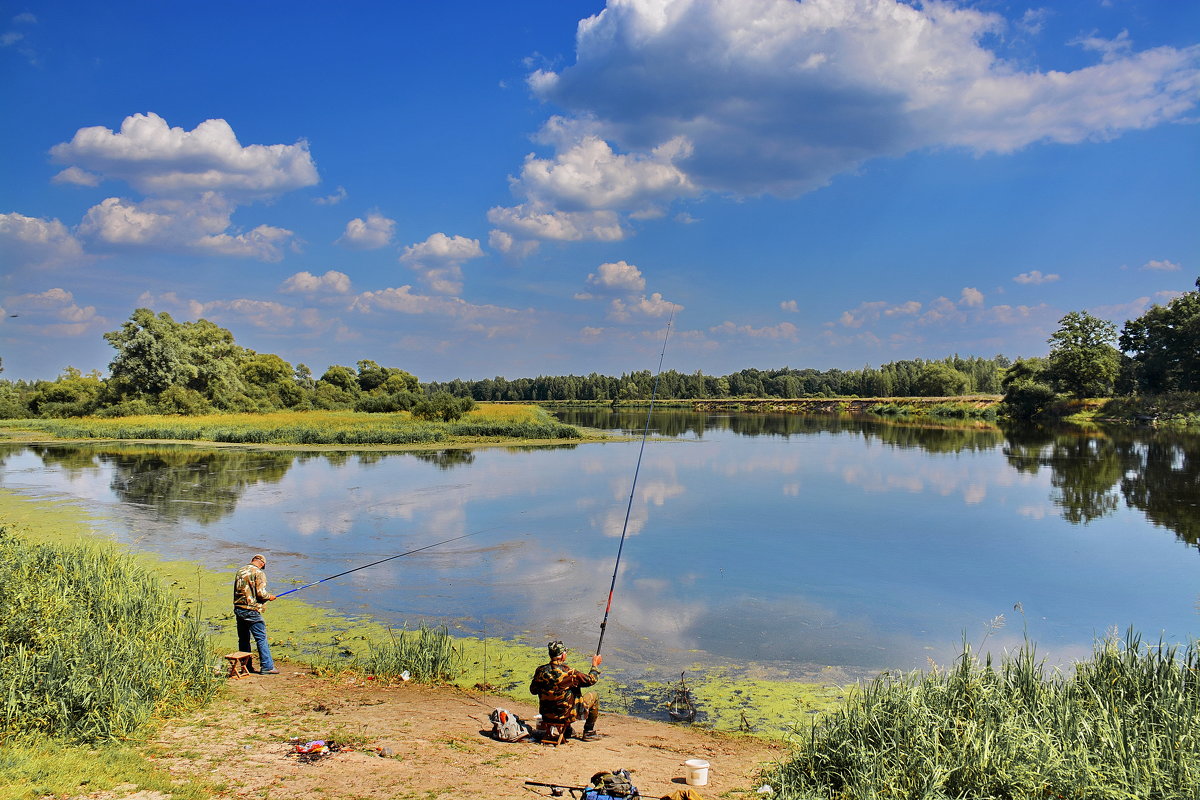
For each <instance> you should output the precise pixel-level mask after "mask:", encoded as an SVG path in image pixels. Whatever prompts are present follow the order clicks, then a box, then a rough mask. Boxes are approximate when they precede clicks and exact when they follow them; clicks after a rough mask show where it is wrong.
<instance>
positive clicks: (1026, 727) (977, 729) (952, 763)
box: [764, 632, 1200, 800]
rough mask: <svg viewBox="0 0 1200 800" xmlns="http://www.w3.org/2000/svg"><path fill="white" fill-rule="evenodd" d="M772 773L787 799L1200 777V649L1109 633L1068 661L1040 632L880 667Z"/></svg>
mask: <svg viewBox="0 0 1200 800" xmlns="http://www.w3.org/2000/svg"><path fill="white" fill-rule="evenodd" d="M764 779H765V780H766V781H767V782H768V783H770V784H771V785H772V786H774V787H775V788H776V790H777V791H778V794H777V795H776V796H777V797H779V798H781V800H818V799H820V800H832V799H833V798H879V800H885V799H888V798H896V800H900V798H906V799H907V798H929V799H930V800H934V799H939V800H940V799H941V798H960V797H970V798H978V799H979V800H1018V799H1020V800H1025V799H1026V798H1027V799H1028V800H1034V799H1035V798H1047V797H1049V798H1065V799H1066V800H1074V799H1075V798H1078V799H1079V800H1083V798H1130V799H1132V798H1144V799H1145V800H1194V798H1195V797H1196V795H1195V791H1196V787H1197V786H1200V650H1197V648H1196V646H1195V645H1192V646H1189V647H1188V648H1186V649H1183V650H1179V649H1176V648H1174V647H1167V646H1163V645H1161V644H1159V645H1155V646H1147V645H1145V644H1144V643H1143V642H1142V641H1141V640H1140V639H1139V638H1138V637H1137V636H1136V635H1134V634H1133V633H1132V632H1131V633H1130V634H1129V635H1127V637H1126V638H1125V639H1124V640H1123V641H1118V640H1115V639H1106V640H1104V641H1102V642H1098V643H1097V644H1096V646H1095V649H1094V653H1093V656H1092V658H1091V659H1090V660H1089V661H1085V662H1082V663H1079V664H1077V665H1075V669H1074V670H1073V672H1072V673H1071V674H1069V675H1068V674H1064V673H1061V672H1058V671H1048V670H1047V669H1046V668H1045V666H1044V664H1043V662H1040V661H1039V660H1038V659H1037V658H1036V656H1035V654H1034V650H1033V646H1032V645H1030V644H1027V645H1026V647H1025V648H1024V649H1022V650H1020V651H1019V652H1017V653H1016V654H1013V655H1008V656H1005V657H1004V658H1003V660H1002V662H1001V664H1000V665H999V666H998V667H993V665H992V663H991V660H990V659H989V660H988V662H987V663H986V664H981V663H980V662H979V661H978V660H977V659H975V658H973V657H972V655H971V653H970V651H969V650H966V651H965V652H964V653H963V655H962V656H961V658H960V659H959V661H958V663H957V664H956V665H955V666H954V667H953V668H951V669H948V670H944V671H943V670H934V671H931V672H926V673H913V674H911V675H903V676H889V675H884V676H882V677H880V678H878V679H876V680H875V681H873V682H872V683H870V684H869V685H867V686H866V687H864V688H863V689H862V690H861V691H859V692H856V693H855V694H854V696H853V697H852V698H851V700H850V702H849V703H848V704H847V705H846V707H845V708H844V709H842V710H839V711H837V712H835V713H833V714H831V715H829V716H828V717H826V718H825V719H824V720H823V722H822V723H821V724H819V725H814V726H813V727H812V729H811V732H810V734H809V736H808V737H807V739H802V740H801V742H800V746H799V749H798V751H797V752H796V754H795V755H794V757H793V758H792V759H791V760H790V761H789V762H787V763H786V764H784V765H783V766H781V767H780V768H778V769H776V770H774V771H773V772H771V773H770V774H769V775H766V776H764Z"/></svg>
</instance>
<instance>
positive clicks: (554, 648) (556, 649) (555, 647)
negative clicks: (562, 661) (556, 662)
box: [546, 639, 567, 658]
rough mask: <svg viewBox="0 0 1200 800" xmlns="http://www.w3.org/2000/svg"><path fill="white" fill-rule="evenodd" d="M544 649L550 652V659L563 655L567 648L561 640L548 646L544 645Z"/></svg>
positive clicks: (556, 640)
mask: <svg viewBox="0 0 1200 800" xmlns="http://www.w3.org/2000/svg"><path fill="white" fill-rule="evenodd" d="M546 649H547V650H549V651H550V657H551V658H558V657H559V656H561V655H562V654H563V653H565V652H567V646H566V645H565V644H563V643H562V641H561V640H559V639H555V640H554V641H553V642H550V644H548V645H546Z"/></svg>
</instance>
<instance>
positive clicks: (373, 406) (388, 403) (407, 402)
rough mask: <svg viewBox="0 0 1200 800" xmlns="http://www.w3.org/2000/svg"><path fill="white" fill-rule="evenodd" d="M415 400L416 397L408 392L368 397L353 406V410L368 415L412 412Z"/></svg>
mask: <svg viewBox="0 0 1200 800" xmlns="http://www.w3.org/2000/svg"><path fill="white" fill-rule="evenodd" d="M417 400H418V398H417V396H416V395H415V394H413V393H412V392H409V391H400V392H392V393H391V394H378V395H368V396H366V397H363V398H361V399H360V400H359V401H358V402H357V403H355V404H354V410H355V411H365V412H367V413H369V414H392V413H395V412H397V411H410V410H412V408H413V406H414V405H416V403H417Z"/></svg>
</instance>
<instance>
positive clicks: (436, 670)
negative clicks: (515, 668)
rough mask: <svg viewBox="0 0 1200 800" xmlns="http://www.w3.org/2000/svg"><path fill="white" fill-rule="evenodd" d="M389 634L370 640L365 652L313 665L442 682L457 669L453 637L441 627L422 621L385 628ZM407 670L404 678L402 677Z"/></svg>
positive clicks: (382, 676)
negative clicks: (379, 641)
mask: <svg viewBox="0 0 1200 800" xmlns="http://www.w3.org/2000/svg"><path fill="white" fill-rule="evenodd" d="M388 633H389V635H390V638H389V639H388V641H386V642H384V643H383V644H377V643H375V642H372V643H371V649H370V651H369V652H368V653H367V654H366V655H365V656H355V657H354V658H352V659H349V660H345V659H341V660H335V659H328V658H327V659H323V660H322V659H319V660H317V661H315V662H314V666H315V667H316V668H317V669H318V670H321V671H324V672H333V673H336V672H346V671H351V672H359V673H362V674H364V675H370V676H372V677H374V678H378V679H381V680H384V681H396V680H415V681H417V682H418V683H443V682H447V681H450V680H452V679H453V678H454V677H455V676H456V675H457V674H458V673H459V672H461V665H460V664H457V663H456V662H459V661H461V657H460V656H459V654H458V653H457V652H456V650H455V648H454V639H452V638H451V636H450V632H449V631H448V630H447V629H446V628H444V627H432V628H431V627H427V626H426V625H421V627H420V628H418V629H417V630H415V631H410V630H407V629H404V630H401V631H399V632H397V631H395V630H391V629H389V630H388ZM403 673H408V677H407V678H402V677H401V676H402V674H403Z"/></svg>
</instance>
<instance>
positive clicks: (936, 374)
mask: <svg viewBox="0 0 1200 800" xmlns="http://www.w3.org/2000/svg"><path fill="white" fill-rule="evenodd" d="M1011 363H1012V362H1011V361H1010V360H1009V359H1008V358H1006V357H1005V356H1003V355H997V356H994V357H992V358H980V357H978V356H972V357H968V358H962V357H960V356H958V355H954V356H950V357H948V358H944V359H940V360H931V361H925V360H922V359H913V360H908V361H894V362H890V363H888V364H884V365H883V366H881V367H879V368H878V369H875V368H873V367H870V366H866V367H863V368H862V369H860V370H841V369H830V370H816V369H793V368H791V367H783V368H781V369H771V370H761V369H743V370H739V371H738V372H733V373H730V374H728V375H705V374H704V373H703V372H701V371H699V370H697V371H696V372H693V373H682V372H677V371H675V370H665V371H663V372H662V373H661V374H660V375H659V376H657V377H658V392H657V395H656V396H657V397H658V398H660V399H664V400H702V399H708V398H714V397H718V398H719V397H780V398H794V397H847V396H858V397H945V396H950V395H963V394H999V393H1000V392H1001V390H1002V387H1001V379H1002V377H1003V373H1004V370H1005V369H1006V368H1007V367H1008V366H1009V365H1010V364H1011ZM654 384H655V375H654V374H652V373H651V372H650V371H649V370H641V371H636V372H628V373H623V374H621V375H619V376H612V375H600V374H597V373H595V372H593V373H591V374H589V375H539V376H538V377H536V378H514V379H511V380H510V379H507V378H503V377H499V376H497V377H495V378H486V379H484V380H478V381H464V380H459V379H455V380H452V381H446V382H431V383H429V384H428V386H429V387H431V388H432V389H433V390H435V391H445V392H449V393H450V394H452V395H455V396H456V397H471V398H474V399H475V400H480V401H492V400H524V401H529V402H537V401H544V400H583V401H595V402H601V403H608V402H612V401H614V400H617V401H621V400H648V399H649V398H650V396H651V394H652V393H654Z"/></svg>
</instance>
